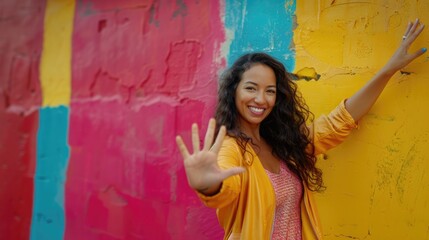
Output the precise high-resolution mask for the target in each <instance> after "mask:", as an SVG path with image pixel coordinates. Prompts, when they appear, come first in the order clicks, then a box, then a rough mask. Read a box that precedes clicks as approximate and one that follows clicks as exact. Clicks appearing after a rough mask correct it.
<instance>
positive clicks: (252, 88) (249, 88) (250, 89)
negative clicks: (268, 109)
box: [246, 87, 256, 91]
mask: <svg viewBox="0 0 429 240" xmlns="http://www.w3.org/2000/svg"><path fill="white" fill-rule="evenodd" d="M246 89H247V90H249V91H255V90H256V89H255V88H254V87H246Z"/></svg>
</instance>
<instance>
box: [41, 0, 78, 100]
mask: <svg viewBox="0 0 429 240" xmlns="http://www.w3.org/2000/svg"><path fill="white" fill-rule="evenodd" d="M74 10H75V1H74V0H47V5H46V12H45V30H44V37H43V53H42V59H41V64H40V81H41V84H42V93H43V104H42V106H58V105H69V103H70V95H71V49H72V48H71V42H72V38H71V37H72V31H73V18H74Z"/></svg>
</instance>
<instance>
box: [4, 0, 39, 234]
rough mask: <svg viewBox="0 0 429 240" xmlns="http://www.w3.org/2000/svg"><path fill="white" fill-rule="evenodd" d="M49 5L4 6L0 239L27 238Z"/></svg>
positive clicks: (11, 3)
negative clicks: (43, 47)
mask: <svg viewBox="0 0 429 240" xmlns="http://www.w3.org/2000/svg"><path fill="white" fill-rule="evenodd" d="M44 10H45V1H15V0H6V1H1V2H0V31H1V36H0V53H1V54H0V196H1V198H0V238H1V239H14V240H21V239H22V240H23V239H28V238H29V232H30V224H31V213H32V212H31V211H32V204H33V174H34V166H35V158H36V157H35V153H36V133H37V127H38V111H37V109H38V107H39V106H40V104H41V92H40V83H39V70H38V69H39V63H40V55H41V51H42V34H43V18H44Z"/></svg>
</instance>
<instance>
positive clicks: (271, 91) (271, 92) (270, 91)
mask: <svg viewBox="0 0 429 240" xmlns="http://www.w3.org/2000/svg"><path fill="white" fill-rule="evenodd" d="M267 92H268V93H270V94H276V91H275V90H268V91H267Z"/></svg>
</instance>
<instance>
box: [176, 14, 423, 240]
mask: <svg viewBox="0 0 429 240" xmlns="http://www.w3.org/2000/svg"><path fill="white" fill-rule="evenodd" d="M423 28H424V25H423V24H420V23H419V20H416V21H415V22H413V23H409V24H408V27H407V30H406V32H405V34H404V36H403V41H402V43H401V45H400V47H399V48H398V49H397V51H396V52H395V54H394V55H393V56H392V57H391V59H390V60H389V62H388V63H387V64H386V65H385V66H384V67H383V68H382V69H381V70H380V71H379V72H378V73H377V74H376V75H375V76H374V77H373V78H372V79H371V80H370V81H369V82H368V83H367V84H366V85H365V86H364V87H363V88H361V89H360V90H359V91H358V92H357V93H355V94H354V95H353V96H351V97H350V98H348V99H346V100H344V101H343V102H341V103H340V105H339V106H338V107H337V108H336V109H334V110H333V111H332V112H331V113H330V114H329V115H328V116H322V117H320V118H318V119H316V120H314V121H312V123H310V124H309V125H307V126H306V123H307V122H308V120H311V119H309V117H310V116H311V114H310V112H309V111H308V108H307V106H306V105H305V104H304V102H303V101H302V99H301V97H300V95H299V94H298V92H297V87H296V84H295V83H294V82H293V81H292V80H291V75H290V74H289V73H287V72H286V70H285V68H284V66H283V65H282V64H281V63H280V62H278V61H277V60H275V59H273V58H272V57H270V56H269V55H267V54H264V53H253V54H247V55H244V56H242V57H241V58H239V59H238V60H237V61H236V62H235V63H234V64H233V65H232V66H231V67H230V68H229V69H228V70H227V71H226V72H225V73H224V74H223V76H222V79H221V82H220V89H219V95H218V96H219V99H218V100H219V102H218V106H217V109H216V116H215V119H216V120H214V119H211V120H210V121H209V126H208V129H207V132H206V136H205V140H204V146H203V148H202V149H200V139H199V135H198V127H197V125H196V124H193V125H192V144H193V150H194V152H193V154H190V153H189V151H188V149H187V147H186V146H185V144H184V143H183V140H182V139H181V137H180V136H178V137H177V144H178V147H179V149H180V152H181V154H182V156H183V158H184V164H185V170H186V174H187V178H188V182H189V185H190V186H191V187H192V188H193V189H195V190H196V191H197V194H198V195H199V197H200V198H201V200H202V201H203V202H204V203H205V204H206V205H207V206H209V207H214V208H217V215H218V219H219V222H220V224H221V226H222V227H223V228H224V230H225V237H224V239H301V238H302V239H321V238H322V233H321V229H320V225H319V220H318V216H317V211H316V208H315V205H314V201H313V200H312V196H311V194H312V192H313V191H320V190H322V189H323V187H324V186H323V181H322V172H321V171H320V170H319V169H318V168H316V166H315V163H316V157H315V156H317V155H318V154H320V153H323V152H325V151H327V150H328V149H330V148H332V147H334V146H336V145H338V144H339V143H341V142H342V141H343V140H344V139H345V138H346V137H347V135H348V134H349V133H350V132H351V131H352V130H353V129H354V128H355V127H356V122H358V121H359V120H360V119H361V118H362V117H363V116H364V115H365V114H366V113H367V112H368V111H369V109H370V108H371V106H372V105H373V104H374V102H375V101H376V99H377V98H378V96H379V95H380V94H381V92H382V91H383V89H384V87H385V86H386V84H387V82H388V81H389V79H390V78H391V77H392V75H393V74H394V73H395V72H396V71H398V70H400V69H402V68H403V67H405V66H406V65H408V64H409V63H410V62H412V61H413V60H414V59H415V58H417V57H418V56H420V55H422V54H423V53H424V52H425V51H426V49H425V48H422V49H421V50H419V51H417V52H415V53H412V54H409V53H408V49H409V47H410V45H411V44H412V43H413V42H414V41H415V39H416V38H417V37H418V35H419V34H420V33H421V32H422V31H423ZM216 126H218V127H216ZM219 126H220V127H219ZM215 134H217V137H216V140H215V142H214V144H213V138H214V136H215Z"/></svg>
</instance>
